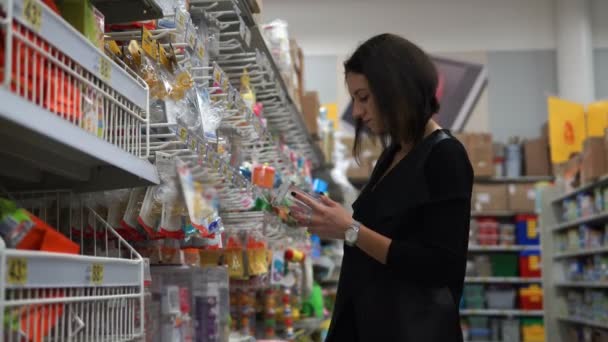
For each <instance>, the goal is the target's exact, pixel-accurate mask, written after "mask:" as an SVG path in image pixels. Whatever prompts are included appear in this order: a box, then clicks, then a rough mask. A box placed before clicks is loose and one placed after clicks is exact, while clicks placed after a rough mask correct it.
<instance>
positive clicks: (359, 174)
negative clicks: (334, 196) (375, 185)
mask: <svg viewBox="0 0 608 342" xmlns="http://www.w3.org/2000/svg"><path fill="white" fill-rule="evenodd" d="M360 162H361V165H357V163H356V162H355V161H354V160H353V161H352V162H351V163H350V165H349V166H348V169H347V170H346V177H348V178H349V179H354V180H366V179H369V176H370V175H371V174H372V165H371V162H370V161H369V160H367V159H366V158H362V159H361V161H360Z"/></svg>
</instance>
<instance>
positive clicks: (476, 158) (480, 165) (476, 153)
mask: <svg viewBox="0 0 608 342" xmlns="http://www.w3.org/2000/svg"><path fill="white" fill-rule="evenodd" d="M456 138H457V139H458V140H460V142H461V143H462V144H463V145H464V147H465V148H466V150H467V153H468V154H469V159H470V160H471V164H472V165H473V171H474V172H475V176H476V177H491V176H493V175H494V172H495V168H494V150H493V147H492V146H493V145H492V135H491V134H489V133H461V134H457V135H456Z"/></svg>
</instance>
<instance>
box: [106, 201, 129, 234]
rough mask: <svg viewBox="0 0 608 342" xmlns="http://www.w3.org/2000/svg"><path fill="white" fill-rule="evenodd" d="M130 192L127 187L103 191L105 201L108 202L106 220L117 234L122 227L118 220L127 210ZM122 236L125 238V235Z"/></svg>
mask: <svg viewBox="0 0 608 342" xmlns="http://www.w3.org/2000/svg"><path fill="white" fill-rule="evenodd" d="M130 193H131V190H129V189H120V190H112V191H106V192H105V197H106V202H107V204H108V216H107V218H106V221H107V222H108V224H109V225H110V226H111V227H112V228H114V230H116V231H117V232H118V233H119V234H120V230H121V228H122V226H121V224H120V221H121V220H122V218H123V216H124V214H125V212H126V211H127V205H128V203H129V195H130ZM123 238H125V236H123Z"/></svg>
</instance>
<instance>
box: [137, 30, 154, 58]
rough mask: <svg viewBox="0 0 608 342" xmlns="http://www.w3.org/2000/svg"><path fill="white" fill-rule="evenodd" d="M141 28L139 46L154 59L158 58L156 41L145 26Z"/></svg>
mask: <svg viewBox="0 0 608 342" xmlns="http://www.w3.org/2000/svg"><path fill="white" fill-rule="evenodd" d="M141 30H142V31H141V48H142V49H143V50H144V52H145V53H147V54H148V56H150V57H152V59H154V60H155V61H156V60H157V59H158V43H157V42H156V40H155V39H153V38H152V33H151V32H150V31H148V30H147V29H146V28H145V27H143V28H142V29H141Z"/></svg>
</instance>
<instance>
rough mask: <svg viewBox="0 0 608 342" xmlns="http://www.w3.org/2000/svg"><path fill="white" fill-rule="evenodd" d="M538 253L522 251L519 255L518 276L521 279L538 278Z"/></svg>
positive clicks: (539, 269)
mask: <svg viewBox="0 0 608 342" xmlns="http://www.w3.org/2000/svg"><path fill="white" fill-rule="evenodd" d="M540 262H541V259H540V251H523V252H521V253H520V254H519V275H520V276H521V277H540V276H541V267H540Z"/></svg>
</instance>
